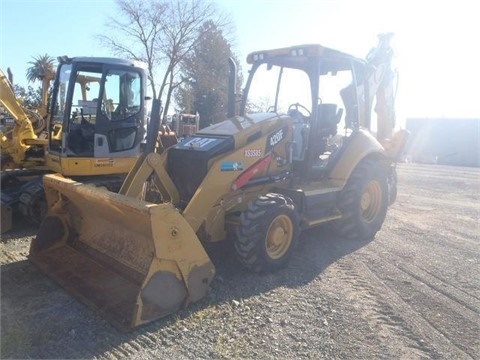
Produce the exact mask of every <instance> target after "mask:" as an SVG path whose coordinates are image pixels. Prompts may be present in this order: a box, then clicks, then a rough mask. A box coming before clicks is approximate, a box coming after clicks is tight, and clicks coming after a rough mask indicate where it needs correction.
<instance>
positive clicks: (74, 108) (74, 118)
mask: <svg viewBox="0 0 480 360" xmlns="http://www.w3.org/2000/svg"><path fill="white" fill-rule="evenodd" d="M59 62H60V65H59V69H58V72H57V79H56V81H55V84H54V90H53V96H52V101H51V114H52V119H51V121H50V129H49V131H50V134H51V136H50V143H49V151H50V152H51V153H56V154H58V155H60V156H64V157H86V158H93V157H128V156H135V155H138V153H139V152H140V151H139V147H140V143H141V141H142V140H143V138H144V135H145V134H144V118H145V86H146V84H145V81H144V79H145V75H144V70H143V68H141V67H138V66H135V64H134V63H132V62H130V61H125V60H119V59H111V58H73V59H70V58H67V57H63V58H60V59H59Z"/></svg>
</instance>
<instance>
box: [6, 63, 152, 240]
mask: <svg viewBox="0 0 480 360" xmlns="http://www.w3.org/2000/svg"><path fill="white" fill-rule="evenodd" d="M145 79H146V75H145V71H144V66H143V65H142V64H139V63H137V62H133V61H127V60H121V59H114V58H92V57H77V58H68V57H62V58H59V66H58V70H57V72H56V77H55V79H54V83H53V88H52V90H51V96H50V101H49V105H50V106H49V107H48V108H47V91H48V88H49V85H50V82H51V80H53V79H44V84H43V96H42V98H43V106H42V108H41V109H40V110H39V111H38V112H34V111H30V110H26V109H25V108H24V107H23V106H22V104H21V102H20V101H19V100H18V99H16V98H15V95H14V92H13V88H12V86H11V84H10V83H9V81H8V79H7V77H6V76H5V75H4V74H3V72H1V73H0V86H1V88H0V105H1V106H2V107H4V108H5V110H6V111H7V112H8V114H10V116H11V117H12V118H13V120H14V121H13V123H12V124H10V126H5V127H4V128H3V129H2V132H1V134H0V135H1V149H2V174H1V177H2V178H1V190H2V193H1V205H2V207H1V209H2V232H5V231H8V230H9V229H10V228H11V226H12V213H13V212H14V211H16V210H18V211H20V212H21V213H22V214H23V215H25V216H27V217H28V218H29V219H31V220H34V221H36V222H38V223H40V222H41V220H42V219H43V216H44V215H45V213H46V210H47V205H46V201H45V195H44V190H43V184H42V175H44V174H46V173H52V172H55V173H59V174H62V175H64V176H68V177H70V178H73V179H76V180H79V181H82V182H84V183H89V184H93V185H96V186H102V187H106V188H108V189H110V190H113V191H118V190H119V189H120V186H121V184H122V183H123V180H124V178H125V176H126V174H127V173H128V172H129V170H130V169H131V168H132V166H133V164H134V163H135V161H136V160H137V158H138V156H139V154H140V152H141V151H142V149H141V144H142V141H143V139H144V136H145V130H144V129H145V125H146V112H145V102H146V100H147V99H148V97H147V96H146V81H145Z"/></svg>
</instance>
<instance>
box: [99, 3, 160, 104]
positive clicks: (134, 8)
mask: <svg viewBox="0 0 480 360" xmlns="http://www.w3.org/2000/svg"><path fill="white" fill-rule="evenodd" d="M116 4H117V6H118V9H119V14H118V15H117V16H111V17H109V19H108V22H107V26H108V27H109V28H110V29H111V30H112V31H111V34H108V35H106V34H101V35H98V38H99V40H100V42H101V43H103V44H104V45H105V46H107V47H108V48H110V49H111V50H112V51H113V53H114V54H115V55H117V56H120V57H127V58H130V59H134V60H138V61H142V62H145V63H146V64H147V72H148V78H149V82H150V87H151V88H152V93H153V97H155V98H156V97H157V92H156V86H155V85H156V83H155V69H156V68H157V66H158V65H159V64H160V63H161V60H162V58H161V54H160V53H158V52H157V51H156V48H157V47H158V44H159V43H160V42H161V37H162V36H163V31H164V23H163V22H162V20H161V19H162V17H163V16H164V12H165V10H166V8H167V3H166V2H163V1H159V0H133V1H132V0H116Z"/></svg>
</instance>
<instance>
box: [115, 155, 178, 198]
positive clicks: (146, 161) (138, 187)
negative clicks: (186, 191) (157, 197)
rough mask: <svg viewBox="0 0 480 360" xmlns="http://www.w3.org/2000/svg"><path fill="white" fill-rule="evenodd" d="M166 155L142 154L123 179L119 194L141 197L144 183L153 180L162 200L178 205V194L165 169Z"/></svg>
mask: <svg viewBox="0 0 480 360" xmlns="http://www.w3.org/2000/svg"><path fill="white" fill-rule="evenodd" d="M165 163H166V156H162V155H159V154H157V153H154V152H153V153H150V154H147V155H142V156H141V157H140V158H139V159H138V160H137V163H136V164H135V166H134V167H133V168H132V170H131V171H130V173H129V174H128V176H127V178H126V179H125V181H124V183H123V185H122V187H121V189H120V194H122V195H125V196H128V197H133V198H137V199H140V198H142V194H143V190H144V186H145V183H146V182H147V181H148V180H151V181H153V183H154V184H155V186H156V187H157V189H158V190H159V191H160V194H161V196H162V201H163V202H171V203H172V204H173V205H174V206H176V205H178V203H179V201H180V196H179V194H178V190H177V188H176V186H175V184H174V183H173V181H172V179H171V178H170V176H168V174H167V171H166V170H165Z"/></svg>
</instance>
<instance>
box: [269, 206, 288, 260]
mask: <svg viewBox="0 0 480 360" xmlns="http://www.w3.org/2000/svg"><path fill="white" fill-rule="evenodd" d="M292 239H293V222H292V220H291V219H290V217H289V216H287V215H279V216H277V217H276V218H275V219H274V220H273V221H272V223H271V224H270V227H269V228H268V232H267V239H266V242H267V244H266V245H267V254H268V256H269V257H270V258H271V259H279V258H281V257H282V256H283V255H285V253H286V252H287V251H288V249H289V248H290V245H291V244H292Z"/></svg>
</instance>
